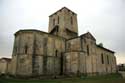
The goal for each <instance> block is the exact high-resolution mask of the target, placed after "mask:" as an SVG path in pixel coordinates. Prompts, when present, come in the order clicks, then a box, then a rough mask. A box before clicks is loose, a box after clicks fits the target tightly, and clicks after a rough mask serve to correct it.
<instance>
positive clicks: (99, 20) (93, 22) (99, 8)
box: [0, 0, 125, 63]
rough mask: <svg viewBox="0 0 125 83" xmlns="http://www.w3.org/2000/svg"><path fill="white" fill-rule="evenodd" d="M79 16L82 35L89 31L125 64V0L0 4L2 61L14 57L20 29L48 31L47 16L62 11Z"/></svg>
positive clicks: (28, 0)
mask: <svg viewBox="0 0 125 83" xmlns="http://www.w3.org/2000/svg"><path fill="white" fill-rule="evenodd" d="M64 6H66V7H68V8H69V9H71V10H72V11H74V12H75V13H77V14H78V26H79V35H81V34H83V33H85V32H87V31H90V32H91V33H92V34H93V36H94V37H95V38H96V39H97V43H100V42H102V43H103V44H104V46H105V47H106V48H109V49H112V50H114V51H115V52H116V54H115V55H116V57H117V61H118V63H125V24H124V23H123V22H124V21H125V0H0V57H11V55H12V49H13V42H14V35H13V34H14V33H15V32H16V31H18V30H19V29H39V30H43V31H46V32H47V31H48V16H49V15H50V14H52V13H54V12H55V11H57V10H59V9H60V8H62V7H64Z"/></svg>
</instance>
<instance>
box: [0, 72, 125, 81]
mask: <svg viewBox="0 0 125 83" xmlns="http://www.w3.org/2000/svg"><path fill="white" fill-rule="evenodd" d="M0 83H125V78H122V77H121V75H119V74H111V75H105V76H94V77H84V76H82V77H74V78H62V79H44V80H43V79H40V80H33V79H30V80H27V79H6V78H0Z"/></svg>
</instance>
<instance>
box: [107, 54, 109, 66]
mask: <svg viewBox="0 0 125 83" xmlns="http://www.w3.org/2000/svg"><path fill="white" fill-rule="evenodd" d="M107 64H109V56H108V55H107Z"/></svg>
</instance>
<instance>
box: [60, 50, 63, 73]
mask: <svg viewBox="0 0 125 83" xmlns="http://www.w3.org/2000/svg"><path fill="white" fill-rule="evenodd" d="M60 63H61V68H60V75H62V74H63V53H62V52H61V61H60Z"/></svg>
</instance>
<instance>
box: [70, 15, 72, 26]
mask: <svg viewBox="0 0 125 83" xmlns="http://www.w3.org/2000/svg"><path fill="white" fill-rule="evenodd" d="M70 20H71V24H73V18H72V16H71V18H70Z"/></svg>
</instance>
